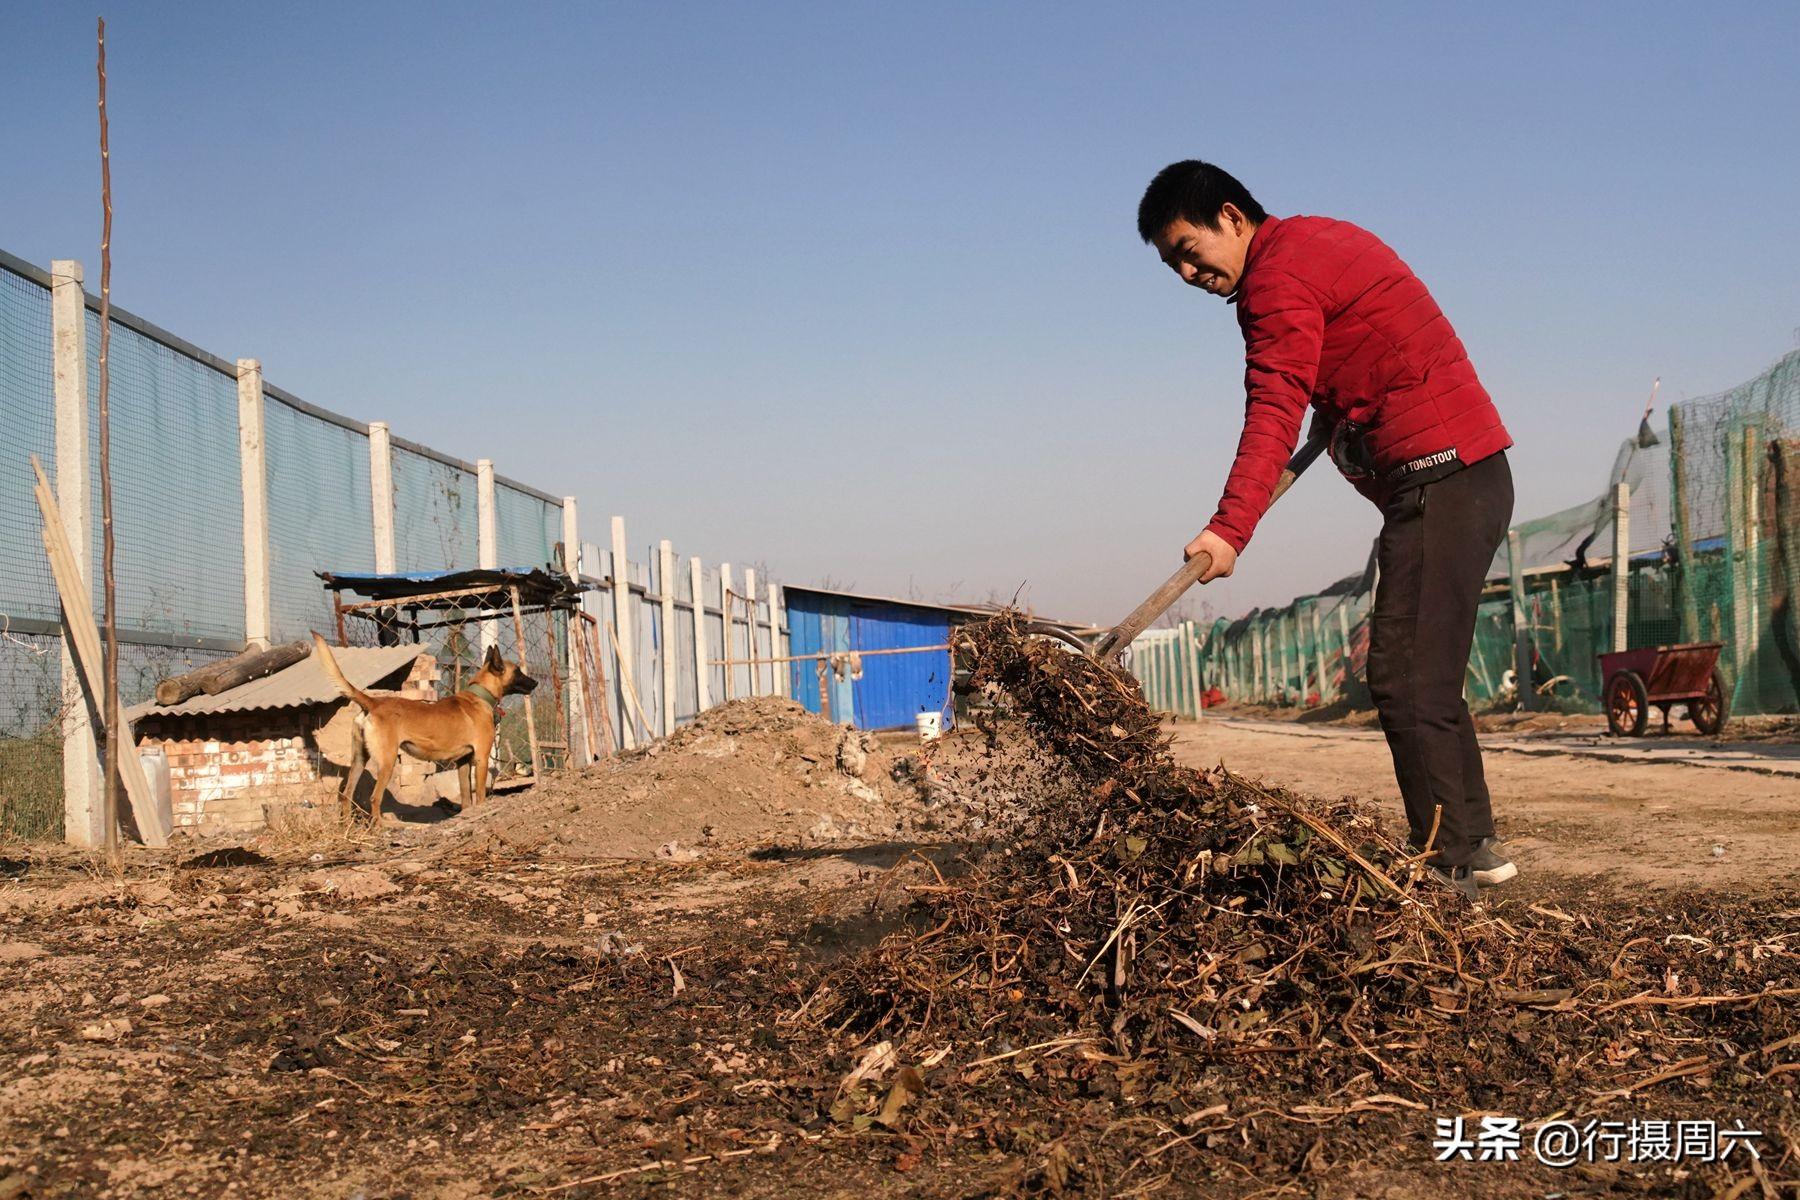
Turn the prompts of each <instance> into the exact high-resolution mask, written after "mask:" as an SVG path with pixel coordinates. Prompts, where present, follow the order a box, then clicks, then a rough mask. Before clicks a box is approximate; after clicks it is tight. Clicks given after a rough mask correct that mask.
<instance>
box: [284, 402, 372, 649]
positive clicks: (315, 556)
mask: <svg viewBox="0 0 1800 1200" xmlns="http://www.w3.org/2000/svg"><path fill="white" fill-rule="evenodd" d="M263 439H264V445H265V446H266V447H267V457H268V464H269V469H268V478H269V595H270V627H271V629H272V630H273V633H274V637H275V639H276V640H278V641H287V640H290V639H292V638H299V637H305V636H306V635H307V633H308V632H310V631H313V630H318V631H319V632H321V633H327V634H328V635H329V631H330V630H331V628H332V625H333V623H334V620H335V618H334V616H333V614H332V608H331V598H330V596H329V595H328V594H327V593H326V592H325V590H324V589H323V588H321V587H320V586H319V580H318V577H317V576H316V575H315V574H314V573H315V572H317V571H327V570H328V571H333V572H337V573H339V574H346V573H353V572H367V571H373V570H374V569H375V533H374V526H373V522H372V520H371V514H372V512H373V510H374V502H373V500H372V499H371V497H370V484H369V438H368V435H367V434H365V433H359V432H357V431H356V430H354V429H351V428H347V427H346V426H343V425H337V424H333V423H332V422H329V421H323V420H320V419H319V418H318V417H316V416H313V415H311V414H310V413H306V412H302V411H301V410H299V409H297V408H295V407H293V406H291V405H289V404H285V403H282V402H281V401H279V400H275V399H272V398H271V399H270V400H269V401H268V402H267V403H266V404H265V406H264V409H263Z"/></svg>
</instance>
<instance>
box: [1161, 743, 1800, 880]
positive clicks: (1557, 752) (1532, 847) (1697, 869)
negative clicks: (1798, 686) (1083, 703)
mask: <svg viewBox="0 0 1800 1200" xmlns="http://www.w3.org/2000/svg"><path fill="white" fill-rule="evenodd" d="M1550 720H1551V721H1553V720H1555V718H1551V719H1550ZM1570 720H1572V721H1573V720H1576V719H1573V718H1571V719H1570ZM1593 720H1596V719H1590V720H1581V721H1579V722H1578V723H1576V724H1575V725H1574V732H1570V733H1564V732H1561V731H1557V730H1554V729H1552V730H1551V731H1548V732H1546V731H1545V729H1544V726H1545V725H1546V724H1548V723H1549V721H1546V719H1545V718H1543V717H1538V718H1535V720H1534V722H1533V723H1532V724H1529V725H1527V724H1525V723H1523V722H1517V721H1514V722H1499V723H1494V722H1489V723H1487V724H1488V728H1489V730H1492V732H1483V734H1482V742H1483V744H1484V746H1486V747H1487V748H1488V750H1487V754H1486V757H1485V761H1486V765H1487V778H1488V789H1489V792H1490V793H1491V794H1492V796H1493V801H1494V821H1495V825H1496V828H1497V831H1498V833H1499V834H1500V836H1501V837H1502V838H1503V839H1504V840H1505V843H1506V848H1507V850H1508V851H1509V853H1510V854H1511V855H1512V857H1513V858H1514V860H1515V861H1516V862H1517V863H1518V864H1519V868H1520V870H1521V872H1522V876H1521V880H1520V881H1519V882H1518V884H1517V885H1516V886H1517V887H1519V888H1520V889H1521V890H1527V889H1529V888H1530V887H1531V886H1532V885H1531V883H1530V881H1531V879H1532V877H1533V876H1547V877H1553V878H1556V879H1560V880H1580V881H1582V882H1583V883H1584V884H1586V885H1591V886H1596V887H1604V888H1606V889H1607V890H1609V891H1612V892H1615V893H1619V892H1624V891H1627V890H1628V889H1631V888H1635V887H1638V886H1640V885H1649V886H1653V887H1661V888H1699V889H1705V890H1714V889H1716V890H1721V891H1731V892H1760V893H1767V894H1771V895H1778V896H1786V897H1788V898H1789V899H1790V900H1793V899H1800V774H1796V773H1795V771H1796V770H1800V759H1797V758H1796V757H1794V755H1793V754H1792V753H1790V752H1789V751H1790V749H1791V748H1789V747H1784V746H1781V745H1770V744H1768V743H1767V742H1766V741H1764V740H1761V739H1759V740H1757V741H1755V742H1751V743H1749V744H1747V745H1736V744H1733V743H1718V742H1715V741H1713V740H1712V739H1702V738H1698V737H1675V738H1669V739H1656V738H1652V739H1642V740H1639V741H1627V742H1625V743H1621V742H1619V741H1617V740H1614V739H1606V738H1602V737H1598V736H1595V735H1594V733H1593V731H1592V730H1591V729H1590V728H1589V726H1591V725H1592V723H1593ZM1171 732H1172V734H1173V736H1174V747H1175V754H1176V758H1177V760H1178V761H1180V762H1184V763H1186V764H1187V765H1189V766H1197V767H1207V766H1212V765H1213V764H1215V763H1218V762H1223V763H1225V765H1227V766H1228V767H1231V768H1232V769H1233V770H1236V771H1239V772H1242V773H1244V774H1247V775H1252V776H1256V777H1258V778H1261V779H1265V780H1267V781H1269V782H1271V783H1278V784H1281V785H1282V786H1285V787H1290V788H1293V789H1294V790H1296V791H1299V792H1302V793H1305V794H1308V795H1318V796H1354V797H1357V798H1359V799H1363V800H1368V801H1372V802H1374V803H1376V804H1377V805H1379V806H1380V808H1381V810H1382V812H1383V813H1384V815H1386V816H1387V817H1388V818H1389V819H1390V820H1392V821H1393V822H1394V823H1395V826H1396V827H1397V828H1400V829H1404V828H1405V812H1404V810H1403V809H1402V808H1401V805H1400V793H1399V790H1398V788H1397V787H1396V786H1395V783H1394V772H1393V766H1392V762H1391V760H1390V759H1389V757H1388V752H1387V745H1386V743H1385V741H1383V739H1382V737H1381V735H1380V734H1379V733H1378V732H1376V731H1374V730H1372V729H1369V728H1367V727H1366V725H1365V723H1363V722H1358V723H1357V724H1356V725H1353V726H1346V725H1340V724H1319V723H1298V722H1272V721H1267V720H1248V719H1242V718H1237V717H1230V716H1226V717H1214V718H1211V719H1208V720H1205V721H1200V722H1187V721H1183V722H1180V723H1179V724H1177V725H1174V726H1171ZM1520 732H1524V733H1527V734H1530V735H1532V736H1525V737H1521V736H1516V735H1517V734H1518V733H1520ZM1602 755H1605V756H1612V755H1620V756H1624V757H1623V759H1614V758H1612V757H1601V756H1602Z"/></svg>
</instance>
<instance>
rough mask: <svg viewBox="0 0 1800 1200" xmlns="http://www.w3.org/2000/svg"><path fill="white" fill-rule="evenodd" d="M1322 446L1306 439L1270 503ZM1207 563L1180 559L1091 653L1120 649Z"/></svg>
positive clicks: (1206, 557) (1105, 654)
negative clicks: (1171, 572) (1176, 569)
mask: <svg viewBox="0 0 1800 1200" xmlns="http://www.w3.org/2000/svg"><path fill="white" fill-rule="evenodd" d="M1322 448H1323V443H1322V442H1321V443H1312V442H1309V443H1308V444H1307V445H1305V446H1303V447H1301V449H1300V453H1299V454H1296V455H1295V456H1294V458H1293V461H1292V462H1290V463H1289V464H1288V467H1287V469H1286V470H1284V471H1282V473H1281V478H1280V479H1278V480H1276V482H1275V491H1274V493H1273V494H1271V495H1270V497H1269V503H1270V504H1273V503H1275V501H1277V500H1279V499H1281V496H1282V493H1283V492H1285V491H1287V490H1288V489H1289V488H1290V487H1293V486H1294V480H1296V479H1298V478H1299V477H1300V472H1301V471H1304V470H1306V468H1307V467H1308V466H1310V465H1311V464H1312V461H1313V459H1315V458H1317V457H1318V456H1319V450H1320V449H1322ZM1309 452H1310V453H1309ZM1296 467H1297V468H1298V469H1296ZM1211 566H1212V555H1210V554H1206V553H1201V554H1196V555H1194V557H1192V558H1190V559H1188V560H1187V561H1186V562H1184V563H1182V564H1181V569H1180V570H1179V571H1176V572H1175V573H1174V574H1173V575H1171V576H1169V580H1168V582H1167V583H1165V584H1163V585H1162V586H1161V587H1159V588H1157V589H1156V590H1155V591H1154V592H1152V593H1150V598H1149V599H1148V600H1146V601H1144V602H1143V603H1142V604H1140V605H1138V606H1137V607H1136V608H1134V609H1132V610H1131V615H1130V616H1128V617H1126V618H1125V619H1124V620H1123V621H1120V622H1119V623H1118V624H1117V625H1115V626H1113V630H1112V632H1111V633H1109V634H1107V635H1106V636H1105V637H1103V638H1101V639H1100V644H1099V645H1098V646H1096V647H1094V657H1096V658H1099V659H1103V660H1104V659H1108V658H1112V657H1113V656H1114V655H1116V654H1117V653H1118V652H1119V651H1120V650H1122V649H1124V648H1125V647H1126V646H1129V645H1131V643H1132V641H1133V640H1134V639H1135V638H1136V637H1137V635H1138V634H1140V633H1142V632H1144V630H1146V629H1148V628H1150V624H1151V622H1153V621H1155V620H1156V618H1158V617H1160V616H1162V615H1163V614H1164V613H1165V612H1167V611H1169V605H1171V604H1173V603H1175V602H1176V601H1177V600H1179V599H1181V594H1182V593H1183V592H1185V591H1187V590H1188V589H1189V588H1191V587H1193V586H1194V585H1195V584H1196V583H1198V582H1199V581H1200V577H1201V576H1202V575H1204V574H1206V571H1207V568H1208V567H1211Z"/></svg>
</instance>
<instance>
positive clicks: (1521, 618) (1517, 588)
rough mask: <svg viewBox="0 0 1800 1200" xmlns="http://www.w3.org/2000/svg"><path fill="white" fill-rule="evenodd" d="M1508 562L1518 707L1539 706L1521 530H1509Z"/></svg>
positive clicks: (1514, 675)
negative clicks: (1527, 616)
mask: <svg viewBox="0 0 1800 1200" xmlns="http://www.w3.org/2000/svg"><path fill="white" fill-rule="evenodd" d="M1506 561H1507V564H1508V571H1509V573H1510V575H1511V577H1512V578H1511V588H1510V591H1511V595H1512V623H1513V677H1514V678H1515V679H1516V680H1517V681H1518V693H1519V708H1520V709H1522V710H1523V711H1525V712H1531V711H1533V710H1535V709H1536V708H1537V689H1536V688H1535V687H1533V686H1532V685H1531V630H1530V629H1528V628H1526V625H1525V563H1524V559H1523V557H1522V556H1521V553H1520V549H1519V531H1518V530H1516V529H1509V530H1507V531H1506Z"/></svg>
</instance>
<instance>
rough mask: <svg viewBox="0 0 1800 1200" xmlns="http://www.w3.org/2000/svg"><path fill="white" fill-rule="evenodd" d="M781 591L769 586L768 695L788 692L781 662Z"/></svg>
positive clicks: (781, 694)
mask: <svg viewBox="0 0 1800 1200" xmlns="http://www.w3.org/2000/svg"><path fill="white" fill-rule="evenodd" d="M781 651H782V646H781V589H780V588H779V587H777V586H776V585H775V584H773V583H771V584H769V695H771V696H785V695H787V694H788V692H789V690H790V689H789V687H788V665H787V664H786V663H784V662H782V661H781V658H782V653H781Z"/></svg>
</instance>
